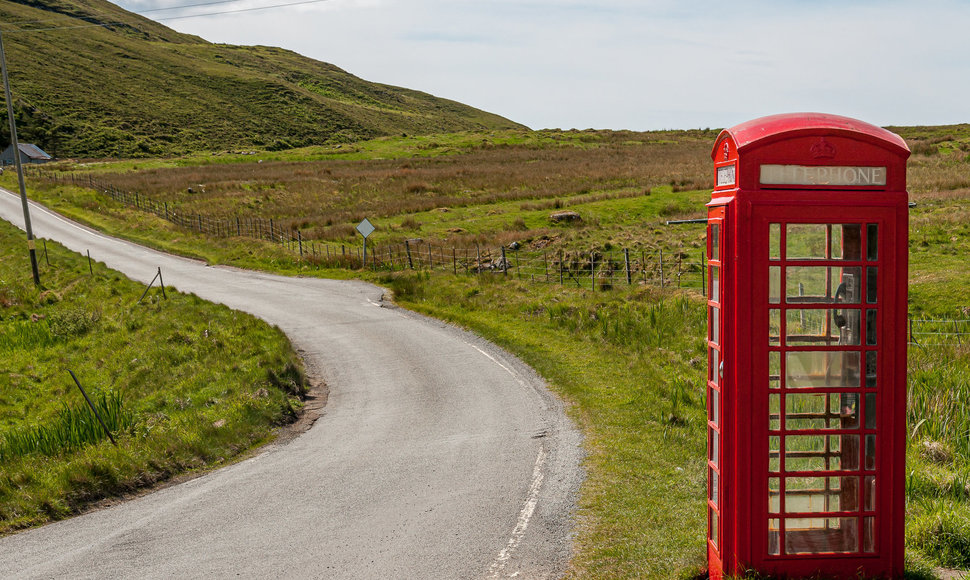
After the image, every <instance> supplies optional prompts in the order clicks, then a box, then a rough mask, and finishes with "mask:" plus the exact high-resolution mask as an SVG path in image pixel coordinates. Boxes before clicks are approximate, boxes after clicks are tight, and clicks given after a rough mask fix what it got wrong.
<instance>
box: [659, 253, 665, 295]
mask: <svg viewBox="0 0 970 580" xmlns="http://www.w3.org/2000/svg"><path fill="white" fill-rule="evenodd" d="M663 287H664V249H663V248H660V288H661V289H662V288H663Z"/></svg>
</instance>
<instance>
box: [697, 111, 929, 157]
mask: <svg viewBox="0 0 970 580" xmlns="http://www.w3.org/2000/svg"><path fill="white" fill-rule="evenodd" d="M799 133H801V134H805V135H821V136H834V135H842V136H846V137H852V138H855V139H858V140H860V141H868V142H871V143H873V144H876V145H881V146H882V147H884V148H886V149H889V150H890V151H893V152H895V153H897V154H898V155H901V156H902V157H903V158H904V159H905V158H907V157H909V153H910V151H909V147H908V146H907V145H906V142H905V141H903V138H902V137H900V136H899V135H897V134H895V133H893V132H892V131H887V130H886V129H883V128H882V127H877V126H875V125H870V124H869V123H865V122H863V121H859V120H858V119H851V118H849V117H842V116H839V115H829V114H826V113H785V114H781V115H770V116H768V117H761V118H759V119H753V120H751V121H747V122H744V123H741V124H740V125H735V126H734V127H731V128H730V129H724V130H723V131H721V134H720V135H718V138H717V139H716V140H715V145H714V149H713V150H712V151H711V157H712V158H714V156H715V154H716V153H717V150H718V145H719V144H720V142H721V140H722V139H723V137H724V136H725V134H729V135H730V136H731V137H732V138H733V139H734V142H735V143H736V144H737V147H738V152H741V151H744V150H745V149H748V148H750V147H752V146H754V145H766V144H768V143H771V142H772V141H775V140H777V139H782V138H790V137H792V136H796V135H797V134H799Z"/></svg>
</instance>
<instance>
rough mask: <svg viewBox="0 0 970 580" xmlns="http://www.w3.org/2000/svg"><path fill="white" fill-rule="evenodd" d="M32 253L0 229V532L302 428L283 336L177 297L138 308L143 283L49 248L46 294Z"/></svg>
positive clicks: (296, 373)
mask: <svg viewBox="0 0 970 580" xmlns="http://www.w3.org/2000/svg"><path fill="white" fill-rule="evenodd" d="M24 246H25V244H24V243H23V233H22V232H20V231H19V230H16V229H14V228H13V227H12V226H10V225H9V224H6V223H5V222H4V223H0V358H2V359H3V361H4V364H3V368H2V370H0V460H2V463H3V470H2V471H0V534H4V533H10V532H12V531H15V530H18V529H22V528H25V527H30V526H34V525H37V524H41V523H44V522H48V521H51V520H55V519H60V518H63V517H67V516H70V515H73V514H76V513H78V512H79V511H82V510H83V509H85V508H86V507H87V506H90V505H91V504H92V503H93V502H97V501H98V500H101V499H103V498H108V497H112V496H118V495H121V494H126V493H129V492H133V491H136V490H138V489H140V488H143V487H146V486H149V485H152V484H154V483H156V482H159V481H162V480H165V479H168V478H171V477H172V476H174V475H177V474H181V473H185V472H187V471H191V470H196V469H203V468H208V467H212V466H217V465H221V464H224V463H226V462H230V461H232V460H233V458H234V457H237V456H238V455H239V454H241V453H242V452H244V451H246V450H248V449H251V448H252V447H253V446H255V445H259V444H261V443H264V442H266V441H268V440H269V439H270V438H272V436H273V432H274V427H276V426H278V425H282V424H285V423H287V422H290V421H291V420H292V419H293V418H295V416H296V413H297V411H298V410H299V408H300V406H301V402H300V396H301V395H302V394H303V393H304V391H305V388H306V384H305V379H304V377H303V374H302V370H301V368H302V367H301V363H300V362H299V360H298V359H297V358H296V357H295V354H294V353H293V350H292V348H291V346H290V344H289V341H288V340H287V339H286V337H285V336H284V335H283V334H282V332H280V331H279V330H278V329H275V328H271V327H270V326H268V325H267V324H265V323H263V322H261V321H259V320H257V319H255V318H254V317H251V316H249V315H246V314H242V313H239V312H235V311H232V310H230V309H228V308H225V307H223V306H217V305H214V304H210V303H207V302H204V301H202V300H200V299H199V298H197V297H195V296H193V295H185V294H179V293H177V292H174V291H172V290H171V289H167V295H168V299H164V300H163V299H162V298H161V296H160V295H156V294H155V291H153V292H150V293H149V295H148V296H147V297H146V298H145V300H144V301H143V302H142V303H141V304H136V302H137V301H138V299H139V297H140V296H141V294H142V292H143V291H144V287H143V286H142V285H140V284H137V283H135V282H132V281H130V280H128V279H127V278H124V277H123V276H121V275H120V274H118V273H117V272H114V271H111V270H108V269H106V268H104V267H103V266H101V265H97V264H96V265H95V266H94V268H93V270H94V273H93V275H92V274H90V273H89V271H88V264H87V262H86V260H84V259H82V257H81V256H79V255H77V254H74V253H72V252H69V251H67V250H66V249H64V248H63V247H61V246H59V245H57V244H55V243H52V242H47V243H46V252H45V251H44V249H43V248H44V246H43V245H41V252H40V259H41V280H42V282H43V285H42V286H41V287H39V288H38V287H35V286H34V285H33V282H32V280H31V278H30V267H29V264H28V260H27V252H25V251H23V248H24ZM48 261H49V264H50V265H48ZM69 370H72V371H74V373H75V374H76V375H77V377H78V379H79V380H80V382H81V383H82V385H83V386H84V387H85V388H86V389H87V390H88V393H89V394H90V395H91V398H92V400H93V401H95V402H96V404H97V405H98V406H99V407H100V409H101V411H102V412H103V415H104V416H105V417H106V420H107V422H108V423H109V426H110V428H111V429H112V430H113V431H114V436H115V439H117V441H118V446H117V447H115V446H112V445H111V443H110V442H109V440H108V439H107V437H106V436H105V434H104V432H103V430H102V429H101V427H100V426H99V425H98V424H97V423H96V421H95V418H94V417H93V416H92V414H91V412H90V410H89V409H88V407H87V405H86V403H85V402H84V400H83V398H82V395H81V394H80V392H79V391H78V390H77V387H76V386H75V384H74V381H73V380H72V378H71V376H70V374H69V372H68V371H69Z"/></svg>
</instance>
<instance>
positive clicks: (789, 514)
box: [749, 205, 906, 574]
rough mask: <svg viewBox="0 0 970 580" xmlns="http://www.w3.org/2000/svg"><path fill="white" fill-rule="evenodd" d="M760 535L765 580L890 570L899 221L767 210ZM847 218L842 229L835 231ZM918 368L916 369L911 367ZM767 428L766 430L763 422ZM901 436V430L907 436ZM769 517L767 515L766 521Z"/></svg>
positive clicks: (757, 273)
mask: <svg viewBox="0 0 970 580" xmlns="http://www.w3.org/2000/svg"><path fill="white" fill-rule="evenodd" d="M752 210H753V212H752V217H753V220H752V224H753V226H754V227H753V231H752V237H751V241H752V247H751V249H750V250H751V256H752V268H753V274H754V275H753V279H754V280H756V281H763V282H760V283H756V284H755V285H754V287H753V288H752V292H751V295H750V300H751V316H752V323H753V325H754V327H753V329H752V333H751V337H752V341H753V344H752V345H751V346H752V348H751V352H752V361H751V364H752V370H753V372H752V377H753V383H754V384H752V385H751V387H752V389H751V392H752V396H753V399H752V411H753V416H754V417H755V421H754V424H753V426H752V429H751V430H750V434H751V437H752V440H751V441H750V448H751V449H752V450H753V451H754V453H753V463H752V467H753V470H752V471H753V478H752V483H753V485H752V486H751V493H752V495H751V502H752V503H751V505H752V506H753V507H754V508H755V509H753V510H752V512H751V513H752V515H754V516H755V517H756V521H753V522H750V523H751V526H750V528H749V529H750V530H751V534H752V537H751V538H750V542H751V544H750V545H751V546H752V547H753V548H754V550H753V552H754V553H753V554H752V556H753V560H754V562H752V563H753V564H754V566H755V567H756V568H757V569H759V570H764V571H771V570H779V571H781V570H783V571H785V572H787V573H789V574H790V573H792V572H793V571H798V570H799V560H800V559H801V560H803V563H804V566H805V569H804V572H805V573H807V574H811V573H814V572H815V571H816V570H817V569H818V565H819V560H818V556H819V555H821V554H825V555H831V556H832V557H833V558H835V559H836V560H837V559H838V557H839V555H845V556H846V557H851V558H852V559H854V560H858V559H860V558H862V559H865V558H867V557H869V556H871V557H872V558H874V559H878V558H885V557H886V555H887V551H888V550H892V549H896V547H895V546H890V543H891V542H890V538H892V537H893V536H892V530H891V526H892V525H900V524H897V523H896V522H895V520H896V518H893V517H891V514H892V511H893V510H892V506H893V503H894V501H895V500H898V499H899V498H894V497H893V494H894V493H895V492H896V490H894V489H893V487H892V486H891V485H890V484H891V481H892V478H891V477H890V475H891V474H892V473H893V472H894V471H895V469H896V468H897V467H899V466H894V465H892V462H893V461H894V457H895V454H894V452H893V445H895V444H896V443H897V442H895V441H894V440H893V439H895V437H893V438H890V437H889V433H892V432H893V426H894V422H895V421H896V420H897V417H896V416H895V415H896V414H895V413H894V409H893V405H894V404H895V402H894V401H893V400H892V393H893V392H894V385H893V384H892V383H893V380H894V376H895V372H894V371H893V369H894V365H895V364H896V362H897V361H894V360H892V357H891V356H886V355H885V354H884V353H893V352H895V349H894V341H895V340H900V339H899V338H898V337H897V333H896V330H898V329H895V328H893V324H894V323H893V320H892V317H891V316H888V315H886V314H885V313H891V312H894V311H895V310H896V309H905V308H906V304H895V303H894V301H895V300H896V297H897V296H898V295H897V293H895V292H893V291H892V287H894V286H895V284H893V281H894V280H895V276H896V272H895V271H894V268H895V264H894V261H893V260H892V259H888V258H889V257H890V256H891V255H892V254H893V253H894V249H895V246H896V244H895V237H896V232H895V229H894V228H895V227H896V221H895V220H896V217H895V216H896V214H895V212H894V211H893V209H891V208H885V207H841V208H833V207H831V206H829V207H812V206H807V207H806V206H800V207H798V208H794V207H791V206H789V207H784V206H781V207H779V206H767V205H755V206H754V207H753V208H752ZM833 216H837V217H835V218H834V219H833ZM900 364H905V361H900ZM759 415H760V417H761V419H760V420H758V419H757V417H758V416H759ZM900 427H901V426H899V425H896V428H897V429H898V428H900ZM759 505H760V507H758V506H759Z"/></svg>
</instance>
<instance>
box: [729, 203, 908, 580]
mask: <svg viewBox="0 0 970 580" xmlns="http://www.w3.org/2000/svg"><path fill="white" fill-rule="evenodd" d="M816 197H817V198H819V199H817V203H818V205H807V204H804V203H799V204H798V205H797V206H796V205H789V204H784V203H783V204H778V203H777V202H774V203H770V204H754V205H753V206H752V220H751V225H752V227H751V230H750V236H749V237H748V238H747V240H748V243H749V244H750V247H748V248H745V249H743V250H742V252H741V253H742V255H744V254H747V255H750V256H751V266H752V271H751V274H752V280H753V281H755V283H753V284H752V286H751V287H750V292H749V293H748V295H747V300H746V301H747V302H748V303H747V304H746V305H745V306H744V307H742V310H747V311H748V312H749V313H750V317H749V318H748V319H749V320H750V321H751V324H752V325H753V328H752V332H751V333H750V337H751V342H750V343H749V344H748V345H747V346H748V348H746V349H744V350H747V351H748V352H749V353H751V357H750V361H749V364H750V365H751V374H750V375H749V376H750V377H751V381H752V385H751V389H750V391H749V394H750V400H749V401H748V404H747V405H746V406H747V407H748V408H750V409H751V410H752V415H753V418H754V420H753V421H751V423H750V425H751V428H750V431H749V433H748V435H749V437H748V441H747V445H748V446H749V447H748V448H749V449H750V450H751V453H750V455H749V457H750V458H751V465H750V467H751V470H750V472H751V474H752V481H751V483H752V485H750V486H748V487H747V488H745V489H747V490H748V493H749V494H750V497H749V501H748V502H744V503H749V504H750V505H751V507H752V508H753V509H752V512H750V513H751V514H752V518H751V520H750V521H748V522H746V525H745V524H742V526H741V527H742V528H747V529H749V530H750V534H751V535H750V538H749V541H750V546H751V550H750V552H749V553H748V554H746V556H747V558H745V559H746V560H747V562H748V563H750V565H751V566H753V567H754V568H755V569H757V570H759V571H762V572H769V573H778V574H782V573H784V574H795V575H811V574H816V573H819V572H822V573H828V574H838V573H840V572H844V571H845V570H846V568H847V564H849V565H850V566H851V567H852V569H853V570H857V569H859V568H860V567H861V568H863V569H865V570H866V571H867V573H870V574H874V575H878V574H892V571H891V570H890V569H887V567H886V566H887V565H888V564H890V563H891V562H892V561H894V560H897V559H898V558H896V557H894V554H893V552H894V551H896V550H898V549H899V547H897V546H894V545H893V544H894V542H893V537H892V533H893V532H892V526H890V525H883V523H884V522H889V521H892V520H894V519H897V518H896V517H894V516H893V513H894V511H895V510H894V509H893V506H894V504H896V503H898V502H896V501H894V496H895V495H897V494H898V493H899V491H900V490H897V489H896V486H894V485H893V478H892V477H891V474H892V473H894V472H896V471H898V469H896V467H897V466H896V465H895V464H896V463H897V462H899V461H904V456H903V457H902V458H899V457H897V456H896V453H895V452H894V447H895V446H894V445H893V441H892V439H893V437H892V434H894V433H896V432H901V433H903V434H905V423H903V424H901V425H900V424H897V415H898V413H895V412H894V410H895V409H894V407H895V406H896V405H894V403H898V402H899V401H897V400H895V399H897V397H894V396H893V394H894V393H896V392H898V391H899V389H898V388H897V385H896V384H895V377H896V375H897V373H895V372H894V366H896V364H897V363H896V359H895V357H893V356H892V353H894V352H896V351H897V350H898V346H899V345H897V344H896V343H897V342H898V341H899V340H900V339H899V337H898V336H897V333H896V330H897V329H896V324H895V321H894V320H893V319H892V317H891V316H887V315H886V313H892V312H896V311H899V310H900V309H902V311H903V312H905V309H906V305H905V302H903V303H902V304H898V303H896V300H897V297H898V296H897V294H896V293H895V292H892V289H891V288H890V287H889V284H890V282H891V281H894V280H897V272H896V271H895V269H896V266H897V265H896V263H895V261H894V260H893V259H892V253H893V252H892V250H893V249H895V248H896V247H897V245H898V244H897V243H896V237H897V232H896V231H895V228H896V220H895V211H894V209H893V208H891V207H886V205H885V204H880V205H881V206H882V207H878V206H869V207H860V206H858V205H854V206H853V207H838V206H837V211H833V207H832V205H831V204H832V201H835V200H834V199H829V200H827V203H826V200H825V198H824V197H822V196H816ZM835 199H844V196H842V195H836V196H835ZM802 201H806V200H802ZM770 223H779V224H788V223H791V224H860V225H861V232H863V239H864V238H865V235H864V232H865V231H866V230H865V228H866V224H874V225H878V232H879V233H878V238H879V244H880V251H879V252H878V258H877V259H876V260H873V261H866V260H865V258H866V257H867V256H866V255H865V254H864V253H862V254H861V255H860V259H858V260H851V261H848V260H843V261H828V260H798V261H785V260H779V261H769V224H770ZM779 229H780V231H781V232H782V233H781V236H780V240H778V242H779V243H781V244H784V239H785V234H784V233H783V232H784V230H785V228H784V227H781V228H779ZM863 243H864V242H863ZM746 245H747V244H746ZM770 264H774V265H775V266H776V267H778V268H779V272H780V276H781V278H780V280H779V283H780V284H779V285H780V288H779V291H780V301H779V303H778V304H769V296H768V278H769V265H770ZM786 265H787V266H788V267H798V266H822V267H839V268H841V267H859V268H861V270H860V272H861V273H862V275H861V278H862V280H860V282H861V284H862V285H861V287H860V290H859V292H860V301H859V302H858V303H856V304H858V307H857V308H851V310H852V311H855V310H858V311H859V312H860V315H859V316H860V325H861V334H862V335H865V320H866V313H867V312H869V311H875V312H877V313H878V314H877V317H876V325H877V329H878V331H877V332H878V338H877V340H876V341H875V342H876V344H875V345H868V346H867V342H868V340H867V337H865V336H860V340H859V342H860V345H859V346H858V347H835V348H833V347H805V346H801V347H798V348H791V347H786V346H785V345H784V335H785V334H786V332H785V324H786V318H787V317H786V315H785V314H784V313H785V312H786V309H787V308H794V307H793V306H788V305H786V300H785V288H786V283H785V278H784V276H785V274H786ZM869 267H875V268H878V270H877V272H878V278H877V279H878V281H879V284H878V285H877V287H878V291H877V296H876V303H875V304H874V305H869V304H866V291H867V286H866V275H865V272H866V271H867V270H866V268H869ZM744 299H745V298H742V300H744ZM831 306H832V305H831V304H821V305H814V306H812V305H798V309H799V310H803V309H806V310H811V309H815V310H828V309H829V308H831ZM773 309H774V310H777V311H778V312H779V316H778V323H779V325H780V328H779V330H780V335H781V338H780V340H779V343H780V344H779V345H778V346H774V347H771V348H770V349H769V341H768V325H769V316H768V314H769V310H773ZM903 343H904V344H903V345H902V347H903V351H904V352H905V340H903ZM769 350H772V351H774V352H778V353H779V356H778V360H779V362H780V364H781V365H782V366H781V368H782V369H784V365H785V364H786V363H785V358H786V357H785V355H784V354H783V353H784V352H788V351H795V352H806V351H808V352H811V351H821V352H825V351H846V352H859V353H860V377H859V379H858V381H860V382H859V383H858V384H857V385H856V387H855V388H850V387H845V388H841V389H798V390H794V391H793V390H787V391H786V390H778V391H775V392H777V393H778V397H779V401H780V402H781V404H782V405H783V404H784V403H783V401H785V399H786V396H787V395H786V394H785V393H788V394H792V395H793V394H808V393H813V394H820V393H827V394H834V393H836V392H838V393H843V392H851V393H856V394H858V397H859V403H860V406H859V409H858V422H859V427H858V428H857V429H854V430H846V431H845V433H844V434H845V435H848V436H850V437H855V436H858V437H859V438H860V439H859V440H860V446H861V445H864V443H862V442H864V441H865V440H866V435H867V434H869V435H875V436H876V438H875V440H876V447H875V452H876V457H875V465H874V466H873V467H872V468H871V469H866V464H865V459H864V456H863V454H862V452H863V451H864V450H862V449H861V448H860V449H858V450H856V451H855V453H857V454H859V455H857V457H858V463H859V465H858V468H856V469H853V470H851V471H850V470H845V471H840V472H834V473H840V474H842V475H847V476H858V479H857V481H858V482H863V481H865V478H866V477H872V476H874V477H875V482H876V484H875V499H876V503H875V506H874V507H875V509H874V510H866V509H864V508H865V507H866V506H864V505H863V504H864V502H863V497H862V495H861V493H862V487H863V486H862V485H861V483H860V485H859V490H858V491H857V492H856V493H857V494H859V496H858V498H857V502H858V506H857V507H856V509H854V510H851V511H852V512H853V513H855V514H856V515H857V516H860V517H861V518H866V517H875V518H876V519H875V520H874V521H875V526H874V531H875V538H874V539H875V546H874V551H873V552H872V553H864V552H863V550H862V548H863V545H862V541H863V535H864V530H865V525H864V522H865V519H859V518H858V517H857V518H855V520H854V521H856V522H857V525H858V532H857V535H858V539H857V545H858V550H857V551H856V552H855V553H851V554H837V553H828V554H804V555H786V554H784V549H783V547H782V548H781V549H780V550H779V552H780V554H779V555H774V556H771V555H769V554H768V526H767V524H768V521H769V519H777V520H778V521H779V522H783V521H785V520H784V519H783V517H782V516H781V515H777V516H774V518H772V516H770V515H769V508H768V496H769V488H768V481H769V477H770V476H769V465H768V464H769V461H768V437H769V422H768V417H769V414H770V412H769V397H768V394H769V385H768V374H769V368H768V355H767V353H768V351H769ZM866 352H874V353H877V354H876V356H877V365H878V366H877V380H878V383H877V388H873V389H867V388H866V385H865V371H864V369H865V361H866V355H865V354H862V353H866ZM903 360H905V359H903ZM782 374H784V370H782ZM867 395H869V396H875V398H876V403H877V412H876V415H875V417H876V422H875V426H874V427H873V429H870V430H867V429H865V427H866V425H865V423H864V421H863V419H862V417H864V416H865V415H866V414H868V410H867V409H865V404H866V401H868V400H869V396H867ZM902 406H903V408H905V397H902ZM759 418H760V419H759ZM903 421H905V416H903ZM772 432H773V433H779V434H780V437H779V440H780V442H781V445H780V447H781V449H782V450H783V449H784V440H785V436H786V435H787V434H789V433H792V432H791V431H785V430H783V427H782V426H781V424H780V423H779V427H778V431H772ZM793 434H794V435H796V436H803V435H827V434H828V433H827V432H824V431H796V432H794V433H793ZM742 445H743V443H742ZM825 473H826V472H818V473H810V474H807V475H806V474H802V473H799V472H793V473H787V474H786V473H785V472H783V471H782V472H780V473H779V481H782V482H784V481H785V479H784V476H785V475H788V476H789V477H799V476H801V477H807V476H815V477H828V476H826V475H825ZM880 476H882V477H880ZM843 481H845V480H843ZM782 485H783V484H782ZM782 489H783V488H782ZM779 496H784V493H783V491H779ZM780 501H782V500H780V499H779V503H780ZM843 515H844V516H845V517H846V518H847V519H851V515H852V514H850V513H845V512H843ZM805 517H809V516H807V515H806V516H805ZM815 517H816V518H818V516H815ZM818 519H821V518H818ZM899 519H901V514H900V516H899ZM779 534H780V535H783V532H779ZM889 568H892V566H889Z"/></svg>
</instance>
